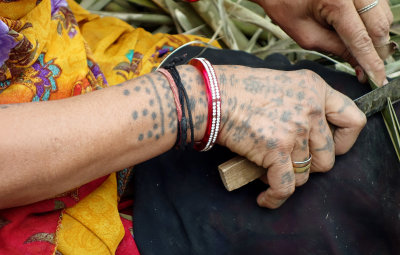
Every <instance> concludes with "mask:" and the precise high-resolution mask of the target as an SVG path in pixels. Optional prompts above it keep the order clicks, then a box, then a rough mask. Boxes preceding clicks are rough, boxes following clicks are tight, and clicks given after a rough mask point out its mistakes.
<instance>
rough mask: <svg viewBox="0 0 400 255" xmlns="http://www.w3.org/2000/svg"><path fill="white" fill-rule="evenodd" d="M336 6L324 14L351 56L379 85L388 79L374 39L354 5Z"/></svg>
mask: <svg viewBox="0 0 400 255" xmlns="http://www.w3.org/2000/svg"><path fill="white" fill-rule="evenodd" d="M335 2H336V4H335V5H332V6H331V7H334V8H325V10H324V11H323V12H322V13H323V15H325V19H326V20H327V22H328V23H329V24H330V25H332V26H333V27H334V28H335V30H336V31H337V33H338V34H339V37H340V38H341V39H342V41H343V42H344V44H345V45H346V47H347V48H348V49H349V51H350V52H351V54H352V55H353V56H354V57H355V58H356V59H357V62H358V63H359V64H360V65H361V66H362V68H363V69H364V70H365V72H366V73H367V74H368V76H369V77H370V78H371V79H372V80H373V81H374V82H375V83H376V84H378V85H382V84H383V81H384V80H385V78H386V74H385V68H384V65H383V61H382V60H381V59H380V57H379V56H378V53H377V52H376V50H375V48H374V45H373V43H372V39H371V37H370V36H369V34H368V32H367V29H366V27H365V26H364V23H363V21H362V20H361V18H360V16H359V15H358V13H357V11H356V8H355V6H354V4H353V3H352V2H350V1H335Z"/></svg>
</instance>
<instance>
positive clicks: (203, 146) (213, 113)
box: [189, 58, 221, 151]
mask: <svg viewBox="0 0 400 255" xmlns="http://www.w3.org/2000/svg"><path fill="white" fill-rule="evenodd" d="M189 64H190V65H192V66H194V67H196V68H197V69H198V70H199V71H200V73H201V75H202V76H203V80H204V83H205V85H206V92H207V100H208V115H207V128H206V133H205V134H204V137H203V139H201V141H200V142H195V144H194V148H195V149H196V150H198V151H208V150H209V149H211V148H212V147H213V145H214V143H215V141H216V140H217V137H218V133H219V128H220V123H221V96H220V92H219V85H218V80H217V76H216V74H215V71H214V68H213V66H212V65H211V63H210V62H209V61H208V60H206V59H204V58H194V59H192V60H190V62H189Z"/></svg>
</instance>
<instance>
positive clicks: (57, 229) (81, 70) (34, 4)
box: [0, 0, 206, 255]
mask: <svg viewBox="0 0 400 255" xmlns="http://www.w3.org/2000/svg"><path fill="white" fill-rule="evenodd" d="M78 24H79V25H78ZM192 40H203V41H206V40H205V39H203V38H198V37H194V36H183V35H167V34H157V35H152V34H150V33H148V32H146V31H144V30H143V29H134V28H133V27H131V26H130V25H128V24H126V23H125V22H122V21H120V20H118V19H115V18H99V17H98V16H96V15H92V14H90V13H89V12H87V11H86V10H84V9H82V8H81V7H80V6H79V5H78V4H76V3H75V2H74V1H72V0H70V1H65V0H0V104H10V103H25V102H32V101H47V100H57V99H62V98H66V97H71V96H78V95H81V94H84V93H89V92H91V91H94V90H97V89H101V88H104V87H107V86H110V85H115V84H118V83H121V82H124V81H126V80H128V79H132V78H134V77H137V76H139V75H143V74H146V73H148V72H151V71H152V70H154V69H155V68H156V67H157V66H158V65H159V64H160V63H161V61H162V60H163V59H164V58H165V57H167V56H168V54H169V53H171V51H172V50H174V49H175V48H177V47H179V46H180V45H182V44H184V43H187V42H189V41H192ZM96 60H97V61H96ZM99 110H101V109H99ZM59 114H62V113H59ZM76 114H79V113H76ZM131 170H132V168H127V169H125V170H123V171H120V172H118V174H117V175H116V174H111V175H110V176H105V177H103V178H100V179H98V180H94V181H92V182H91V183H88V184H86V185H84V186H82V187H80V188H77V189H74V190H71V191H69V192H66V193H64V194H61V195H59V196H57V197H56V198H53V199H49V200H45V201H41V202H38V203H35V204H32V205H28V206H22V207H18V208H10V209H6V210H0V254H44V255H46V254H64V255H66V254H138V250H137V248H136V245H135V242H134V240H133V234H132V233H131V230H132V221H131V220H130V219H129V217H128V218H127V217H124V218H121V217H120V213H119V210H120V209H123V207H122V206H120V208H118V201H119V197H120V196H121V195H122V193H123V192H124V190H125V186H126V185H127V183H128V179H129V177H130V173H131V172H132V171H131ZM121 215H123V214H121Z"/></svg>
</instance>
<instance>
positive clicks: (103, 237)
mask: <svg viewBox="0 0 400 255" xmlns="http://www.w3.org/2000/svg"><path fill="white" fill-rule="evenodd" d="M124 233H125V232H124V227H123V226H122V223H121V220H120V218H119V213H118V204H117V182H116V178H115V173H114V174H111V175H110V177H109V178H108V179H107V180H106V181H105V182H104V183H103V184H102V185H101V186H100V187H99V188H97V189H96V190H95V191H94V192H93V193H91V194H90V195H89V196H87V197H86V198H84V199H83V200H82V201H80V202H79V203H78V204H76V205H75V206H74V207H72V208H68V209H66V210H65V212H64V214H63V218H62V224H61V226H60V228H59V230H58V233H57V242H58V246H57V250H58V251H59V252H61V253H62V254H64V255H65V254H114V252H115V250H116V249H117V247H118V244H119V242H120V241H121V240H122V238H123V237H124Z"/></svg>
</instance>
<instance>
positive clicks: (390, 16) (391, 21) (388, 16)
mask: <svg viewBox="0 0 400 255" xmlns="http://www.w3.org/2000/svg"><path fill="white" fill-rule="evenodd" d="M386 18H387V20H388V23H389V26H390V25H391V24H392V23H393V13H392V12H391V11H388V12H387V14H386Z"/></svg>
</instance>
